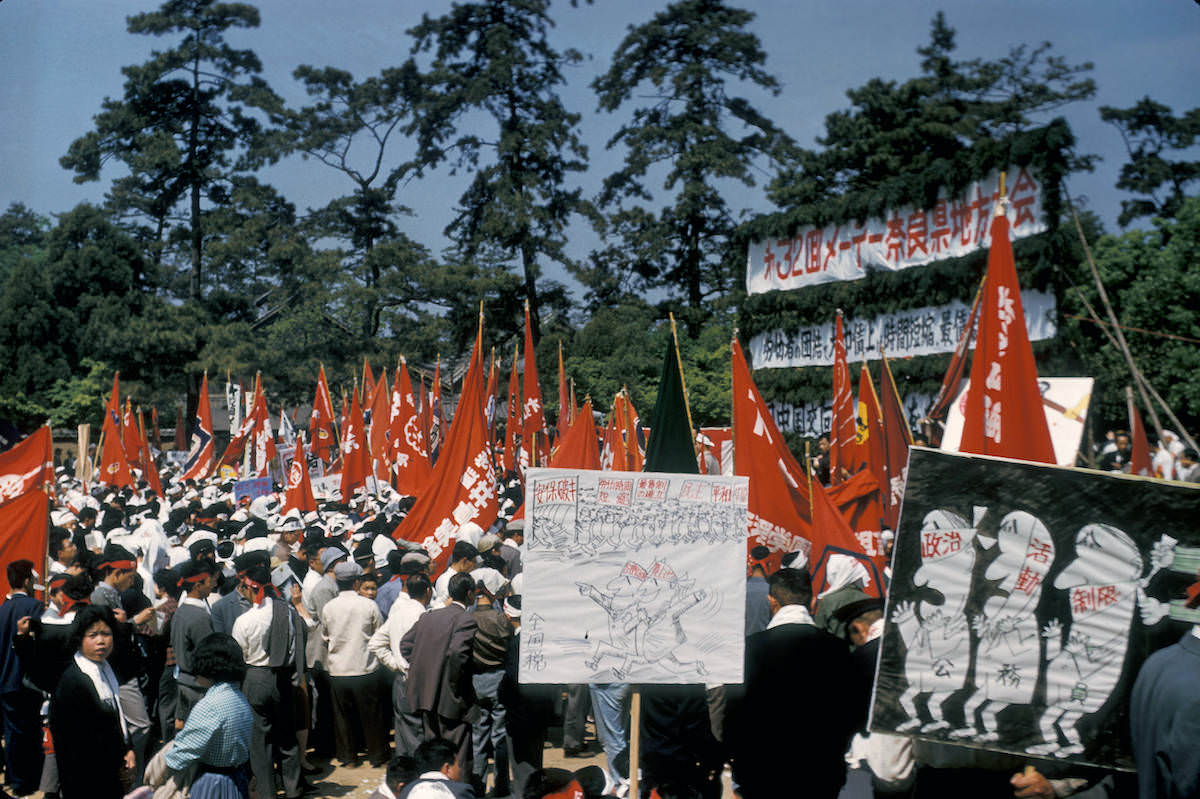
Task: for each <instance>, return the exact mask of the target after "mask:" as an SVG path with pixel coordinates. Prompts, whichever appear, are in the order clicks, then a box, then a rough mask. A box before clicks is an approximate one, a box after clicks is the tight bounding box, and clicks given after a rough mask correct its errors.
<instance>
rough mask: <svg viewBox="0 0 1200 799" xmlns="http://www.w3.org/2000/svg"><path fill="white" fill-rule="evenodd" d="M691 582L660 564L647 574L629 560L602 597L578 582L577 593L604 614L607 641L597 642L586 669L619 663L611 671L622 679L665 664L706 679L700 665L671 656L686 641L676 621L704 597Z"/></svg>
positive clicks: (692, 581)
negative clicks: (636, 668) (643, 667)
mask: <svg viewBox="0 0 1200 799" xmlns="http://www.w3.org/2000/svg"><path fill="white" fill-rule="evenodd" d="M695 582H696V581H695V580H689V579H684V578H680V577H679V576H678V575H676V574H675V572H674V571H673V570H672V569H671V567H670V566H668V565H667V564H666V563H663V562H661V561H656V562H655V563H654V565H653V566H652V567H651V568H650V570H649V571H647V570H646V569H644V568H643V567H642V566H640V565H638V564H637V563H634V562H633V561H630V562H628V563H626V564H625V566H624V567H623V568H622V569H621V572H620V574H618V575H617V576H616V577H614V578H613V579H612V580H610V581H609V582H608V584H607V585H606V586H605V587H606V588H607V589H608V591H607V593H606V592H604V591H601V590H599V589H598V588H597V587H596V586H594V585H590V584H588V583H577V585H578V586H579V593H580V594H581V595H582V596H586V597H588V598H589V599H591V600H592V601H593V602H595V603H596V604H597V605H599V606H600V607H602V608H603V609H604V611H605V612H606V613H607V614H608V640H607V641H597V642H596V646H595V649H594V650H593V651H592V656H591V657H590V658H588V659H587V661H586V664H587V667H588V668H589V669H593V670H594V669H598V668H600V664H601V663H602V662H603V661H604V660H605V659H606V658H610V657H611V658H619V659H620V660H621V664H620V665H619V666H613V667H612V671H613V674H614V675H616V677H617V679H621V680H623V679H625V678H626V677H627V676H628V675H629V673H630V669H631V668H633V667H634V666H636V665H640V664H645V663H657V662H658V661H661V660H667V661H670V662H672V663H673V664H674V665H675V667H676V668H679V669H691V670H694V671H696V672H697V673H698V674H700V675H704V674H707V673H708V670H707V669H706V668H705V667H704V662H703V661H701V660H698V659H697V660H691V661H683V660H680V659H679V657H678V655H676V651H677V650H678V649H679V647H680V646H682V645H683V644H685V643H687V640H688V638H687V633H685V632H684V630H683V624H682V623H681V621H680V619H681V617H682V616H683V614H685V613H687V612H688V611H689V610H692V609H693V608H695V607H696V606H697V605H699V604H700V603H701V602H704V601H705V600H706V599H708V598H709V594H708V592H706V591H704V590H703V589H697V590H693V589H694V586H695ZM668 621H669V622H670V624H666V622H668Z"/></svg>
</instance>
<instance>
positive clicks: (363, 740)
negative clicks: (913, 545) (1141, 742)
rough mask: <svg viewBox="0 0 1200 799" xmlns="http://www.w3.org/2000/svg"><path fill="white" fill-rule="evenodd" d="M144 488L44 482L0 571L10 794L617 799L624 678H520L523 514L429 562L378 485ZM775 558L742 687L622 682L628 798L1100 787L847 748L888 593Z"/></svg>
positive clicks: (754, 574)
mask: <svg viewBox="0 0 1200 799" xmlns="http://www.w3.org/2000/svg"><path fill="white" fill-rule="evenodd" d="M509 477H510V480H509V483H508V484H507V485H505V486H502V491H503V493H505V495H506V497H507V502H508V504H509V505H513V504H514V503H515V504H519V501H520V497H519V493H520V486H519V481H516V480H515V479H513V476H511V475H510V476H509ZM164 485H165V486H166V488H165V491H164V493H165V496H163V497H161V498H160V497H158V496H156V495H155V493H154V492H153V491H151V490H150V489H149V488H148V487H147V486H146V485H145V484H140V485H139V486H138V487H137V488H125V489H121V490H113V489H111V488H103V487H102V488H97V489H94V490H93V491H91V492H85V491H84V489H83V486H82V485H80V484H79V483H78V482H77V481H75V480H74V479H73V478H72V477H71V476H70V475H69V474H68V473H67V471H66V469H65V468H60V469H59V472H58V481H57V486H56V493H55V496H56V506H55V509H54V511H53V512H52V517H51V522H52V527H51V529H50V534H49V552H48V563H49V569H48V574H47V575H46V578H45V580H44V583H45V584H44V586H43V585H41V584H40V583H41V581H42V578H41V576H40V575H39V574H38V570H37V566H36V565H35V564H33V563H32V562H30V561H28V560H17V561H14V562H12V563H9V564H7V569H6V576H7V579H8V583H9V586H10V589H11V591H10V593H9V595H8V597H7V599H6V600H5V602H4V604H3V605H0V653H2V657H0V710H2V712H3V723H4V741H3V743H4V768H5V773H6V783H7V789H8V791H9V792H11V793H12V794H15V795H18V796H24V795H30V794H32V793H34V792H36V791H42V792H43V793H44V794H45V795H46V796H47V797H61V798H62V799H80V798H81V797H89V799H110V798H111V799H118V798H119V797H124V796H127V795H129V794H131V793H132V794H134V795H139V794H140V795H141V796H149V795H150V793H151V791H152V790H155V791H157V793H155V794H154V795H155V796H175V795H180V796H182V795H185V792H190V793H187V795H190V796H191V797H193V798H194V799H210V797H216V798H218V799H235V797H242V799H247V798H248V797H255V798H256V799H276V797H278V796H279V795H280V793H282V795H283V797H285V799H296V798H297V797H300V796H304V795H306V794H311V793H312V792H313V790H314V789H313V788H312V786H311V782H310V781H311V780H312V778H313V775H315V774H317V773H320V772H321V770H322V765H321V764H322V763H323V762H324V758H331V759H332V761H333V762H336V763H337V764H338V765H340V766H344V767H351V768H353V767H357V766H359V765H360V764H362V763H369V764H370V765H372V766H374V767H377V768H381V769H383V770H384V778H383V780H382V783H381V784H380V785H379V786H378V788H377V790H376V791H375V793H374V794H373V799H408V798H409V797H411V799H423V798H424V797H433V796H440V797H448V796H452V797H484V796H485V795H486V796H495V797H505V796H513V797H537V798H540V797H544V796H552V797H559V796H562V797H577V798H578V799H582V798H583V797H585V796H586V797H600V796H618V797H620V796H627V795H628V793H629V784H630V783H629V777H630V773H629V769H630V738H631V729H630V720H629V706H630V697H631V693H632V691H633V688H632V686H630V685H627V684H621V683H610V684H593V685H571V686H557V685H538V684H526V683H521V682H520V680H519V678H518V677H519V675H518V664H519V663H520V647H521V616H522V610H521V608H522V602H521V598H522V585H523V581H524V574H523V569H522V548H523V543H524V537H523V533H524V530H523V523H522V522H521V521H520V520H515V521H506V520H505V519H504V518H503V517H501V518H499V519H497V520H496V522H495V524H493V525H492V526H491V527H490V528H489V529H487V530H485V529H483V528H481V527H480V526H478V525H476V524H473V523H468V524H465V525H462V526H461V527H460V528H459V529H458V531H457V540H456V543H455V544H454V546H453V551H452V554H451V555H450V558H449V563H448V566H447V567H446V568H445V569H444V570H441V571H437V570H435V569H434V568H433V561H432V560H431V558H430V557H429V554H428V553H427V552H425V551H423V550H422V549H420V548H418V547H417V546H415V545H413V544H411V543H407V542H404V541H395V540H394V539H393V538H392V535H391V534H392V531H393V530H394V529H395V527H396V526H397V524H398V523H399V521H400V520H401V519H402V518H403V516H404V514H405V513H406V511H407V510H408V508H409V507H411V500H410V499H408V498H404V497H401V496H399V495H396V494H394V493H390V492H388V491H387V489H386V488H385V489H384V491H385V493H383V494H381V495H371V494H368V493H365V492H358V493H356V494H355V495H354V496H352V497H348V498H345V500H343V499H342V498H340V497H334V498H325V499H324V500H323V501H322V502H321V506H320V509H319V510H318V511H315V512H311V513H306V514H302V513H300V512H298V511H291V512H287V513H280V510H281V496H280V495H279V494H268V495H265V496H259V497H256V498H254V499H252V500H250V499H243V500H241V501H237V500H235V497H234V494H233V493H232V492H233V489H234V486H233V484H232V483H228V482H225V483H221V482H220V481H219V480H216V479H212V480H208V481H205V482H203V483H195V482H193V481H184V480H180V479H178V478H177V477H175V476H173V475H171V474H170V472H169V471H168V472H167V473H166V474H165V475H164ZM769 554H770V553H769V552H767V551H766V549H765V548H762V547H758V548H755V549H754V550H752V551H751V552H750V554H749V557H748V563H747V584H746V617H745V625H746V629H745V632H746V635H747V639H746V650H745V651H746V661H745V663H746V666H745V680H744V682H743V683H742V684H741V685H736V686H708V687H707V688H706V687H705V686H702V685H677V686H646V687H644V688H643V689H641V711H640V719H641V722H640V734H641V750H640V756H639V766H640V787H641V794H642V796H643V797H659V799H670V797H679V798H680V799H684V798H687V799H696V798H699V799H716V798H717V797H719V796H721V794H722V791H723V788H724V779H730V780H731V781H732V784H733V786H734V789H735V790H736V791H737V793H738V794H739V795H740V796H742V797H744V799H759V797H782V796H801V795H803V796H815V797H830V798H832V797H836V796H838V795H839V792H840V791H843V790H845V786H846V785H847V780H848V779H849V782H850V784H851V785H852V784H854V783H855V782H856V781H857V782H858V783H859V784H860V786H862V791H863V792H862V793H860V794H859V795H871V794H872V793H874V794H875V795H878V796H893V795H895V796H942V795H952V794H954V793H958V792H962V791H964V790H967V789H970V790H974V791H976V792H977V793H982V794H984V795H995V796H1014V795H1015V796H1018V797H1027V796H1047V797H1049V796H1063V795H1068V794H1069V793H1070V792H1072V791H1075V792H1078V791H1079V790H1085V789H1090V788H1091V787H1092V786H1093V784H1096V785H1095V787H1096V788H1097V789H1099V788H1100V787H1101V785H1100V783H1102V780H1101V779H1100V778H1101V777H1103V776H1104V775H1089V776H1086V777H1085V778H1083V779H1079V778H1078V775H1075V776H1073V777H1068V778H1065V779H1058V780H1055V779H1051V777H1053V776H1054V775H1052V774H1051V775H1043V774H1041V773H1039V772H1038V771H1037V770H1034V769H1027V768H1023V767H1022V764H1020V763H1014V762H1009V761H1006V760H1004V759H1003V758H999V759H993V762H990V763H986V764H985V763H981V762H980V760H979V758H978V757H977V756H975V755H972V756H971V757H969V758H968V761H969V762H968V763H967V764H966V765H967V768H965V769H964V768H963V765H964V763H963V762H960V761H956V760H955V757H954V756H949V755H947V753H946V751H943V750H944V749H946V748H945V747H933V746H932V745H929V746H926V747H925V751H922V744H919V743H918V744H916V745H914V743H913V741H912V740H911V739H908V738H904V737H898V736H884V735H878V734H874V735H872V734H868V733H867V730H866V719H867V713H868V705H869V702H870V698H871V690H872V683H873V680H874V670H875V667H876V655H877V652H878V647H879V639H880V636H881V634H882V630H883V624H884V621H883V604H882V601H881V600H879V599H878V598H875V597H871V596H868V595H867V593H865V592H864V591H863V590H862V589H863V587H864V586H863V585H862V584H861V582H858V581H856V580H855V575H856V572H855V570H854V569H845V570H839V569H836V568H834V566H833V565H832V564H831V566H830V572H831V573H843V574H845V575H846V577H845V579H842V580H841V581H840V582H839V584H837V585H834V586H832V588H833V589H835V590H827V591H826V592H825V593H824V594H823V595H822V597H821V598H819V599H818V600H814V597H813V590H812V584H811V579H810V577H809V573H808V571H807V569H806V564H805V558H804V557H803V556H802V555H800V556H791V557H785V558H784V565H783V567H782V568H780V569H778V570H774V571H772V572H770V573H768V566H767V564H768V563H769V562H770V558H769ZM38 591H44V596H45V600H46V601H45V604H44V605H43V603H42V601H40V600H39V599H38V598H36V594H37V592H38ZM589 715H590V716H591V717H592V718H593V719H594V727H595V736H596V738H597V743H598V744H599V745H600V747H602V749H603V753H604V755H605V760H604V762H605V764H606V765H605V767H604V768H602V769H600V768H595V767H592V768H589V769H582V770H580V771H578V772H575V773H573V772H570V771H567V770H563V769H547V768H544V761H543V757H544V752H545V750H546V747H547V744H548V735H549V731H550V729H551V728H552V727H555V726H559V725H561V727H562V730H563V737H562V745H563V754H564V756H566V757H571V756H576V755H581V754H585V753H586V749H585V720H586V719H587V718H588V717H589ZM1136 744H1137V742H1136V741H1135V745H1136ZM1196 748H1197V749H1200V746H1197V747H1196ZM723 778H724V779H723ZM1109 783H1110V787H1111V784H1112V780H1111V778H1110V779H1109ZM1195 784H1196V782H1195V780H1193V782H1192V785H1193V786H1195ZM164 792H165V793H164ZM1109 795H1120V794H1119V793H1118V794H1111V793H1110V794H1109ZM1159 795H1164V796H1165V795H1175V794H1167V793H1162V794H1159Z"/></svg>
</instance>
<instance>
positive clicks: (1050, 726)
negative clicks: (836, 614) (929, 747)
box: [870, 447, 1200, 769]
mask: <svg viewBox="0 0 1200 799" xmlns="http://www.w3.org/2000/svg"><path fill="white" fill-rule="evenodd" d="M1198 516H1200V486H1194V485H1188V484H1183V483H1167V482H1164V481H1150V480H1145V479H1141V478H1131V477H1127V476H1123V475H1116V474H1109V473H1100V472H1089V471H1086V470H1080V469H1065V468H1061V467H1057V466H1047V465H1042V464H1034V463H1028V462H1022V461H1011V460H1005V459H1001V458H986V457H978V456H966V455H959V454H951V453H945V452H938V451H935V450H929V449H923V448H919V447H918V448H913V450H912V451H911V454H910V460H909V473H908V484H907V486H906V491H905V497H904V509H903V513H902V516H901V519H900V523H899V524H898V525H897V532H896V541H895V557H894V559H893V563H892V566H893V570H894V576H893V580H892V584H891V591H890V595H889V598H888V607H887V609H886V612H885V618H886V619H887V623H886V624H885V628H884V635H883V641H882V644H881V646H880V659H879V668H878V672H877V677H876V683H875V696H874V699H873V703H872V712H871V722H870V729H871V730H872V731H873V732H884V733H898V732H899V733H904V734H907V735H911V736H918V737H924V738H932V739H935V740H940V741H953V742H957V743H962V744H966V745H970V746H976V747H981V748H985V749H994V750H997V751H1002V752H1007V753H1010V754H1013V755H1018V756H1021V757H1031V756H1032V757H1041V758H1048V759H1058V760H1069V761H1075V762H1079V763H1088V764H1093V765H1097V766H1102V767H1104V768H1109V769H1112V768H1116V769H1129V768H1132V765H1133V758H1132V754H1131V752H1130V751H1129V735H1128V723H1129V722H1128V712H1129V710H1128V705H1129V697H1130V692H1131V689H1132V686H1133V683H1134V680H1135V679H1136V677H1137V672H1138V669H1140V668H1141V664H1142V663H1143V662H1144V661H1145V659H1146V657H1147V656H1148V655H1149V654H1150V653H1152V652H1153V651H1154V650H1156V649H1157V648H1159V647H1162V646H1165V645H1168V644H1172V643H1174V642H1176V641H1178V640H1179V638H1180V637H1181V636H1182V635H1183V634H1184V633H1185V632H1186V631H1187V630H1188V629H1189V627H1190V625H1193V624H1200V610H1197V609H1192V608H1187V607H1186V601H1185V600H1182V599H1180V598H1179V597H1180V596H1181V595H1183V594H1185V593H1186V592H1187V591H1188V590H1190V588H1189V587H1190V586H1193V585H1194V584H1195V575H1196V572H1197V569H1200V530H1198V529H1197V528H1196V525H1195V519H1196V518H1197V517H1198ZM968 520H969V521H968Z"/></svg>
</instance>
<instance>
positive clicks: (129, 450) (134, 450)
mask: <svg viewBox="0 0 1200 799" xmlns="http://www.w3.org/2000/svg"><path fill="white" fill-rule="evenodd" d="M141 445H142V437H141V436H140V435H139V434H138V424H137V417H135V416H134V415H133V402H132V401H131V400H130V399H129V397H126V398H125V410H123V411H122V412H121V446H122V447H124V449H125V460H126V462H128V463H129V465H130V466H135V465H137V461H138V449H140V448H141Z"/></svg>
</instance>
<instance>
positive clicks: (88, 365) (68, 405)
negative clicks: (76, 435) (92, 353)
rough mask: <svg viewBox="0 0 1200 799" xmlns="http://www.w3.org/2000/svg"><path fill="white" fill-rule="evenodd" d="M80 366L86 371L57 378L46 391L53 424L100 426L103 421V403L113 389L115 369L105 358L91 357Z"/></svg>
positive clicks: (61, 425) (57, 425) (60, 425)
mask: <svg viewBox="0 0 1200 799" xmlns="http://www.w3.org/2000/svg"><path fill="white" fill-rule="evenodd" d="M79 365H80V366H81V367H82V368H83V369H85V370H87V371H86V374H73V375H71V377H70V378H68V379H66V380H63V379H59V380H56V381H54V385H53V386H51V387H50V389H49V390H47V391H46V400H47V401H48V403H49V417H50V424H51V426H53V427H75V426H77V425H81V424H91V425H93V426H99V425H100V424H102V423H103V421H104V404H105V403H106V402H107V401H108V395H109V392H110V391H111V390H112V370H111V369H110V368H109V367H108V365H107V364H105V363H104V362H103V361H94V360H92V359H91V358H84V359H83V361H82V362H81V363H80V364H79Z"/></svg>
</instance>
